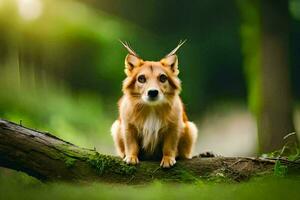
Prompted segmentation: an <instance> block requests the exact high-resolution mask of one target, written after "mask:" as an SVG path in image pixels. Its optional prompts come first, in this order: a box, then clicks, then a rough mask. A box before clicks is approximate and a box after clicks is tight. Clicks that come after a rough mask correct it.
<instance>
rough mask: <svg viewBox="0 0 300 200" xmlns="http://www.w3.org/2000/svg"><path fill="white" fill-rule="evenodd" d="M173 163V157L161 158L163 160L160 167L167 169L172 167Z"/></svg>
mask: <svg viewBox="0 0 300 200" xmlns="http://www.w3.org/2000/svg"><path fill="white" fill-rule="evenodd" d="M175 163H176V160H175V157H171V156H163V158H162V160H161V162H160V166H161V167H163V168H169V167H172V166H173V165H175Z"/></svg>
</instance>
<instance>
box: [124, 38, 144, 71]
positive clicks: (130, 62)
mask: <svg viewBox="0 0 300 200" xmlns="http://www.w3.org/2000/svg"><path fill="white" fill-rule="evenodd" d="M120 42H121V44H122V45H123V46H124V47H125V48H126V50H127V51H128V54H127V56H126V58H125V74H126V75H127V76H129V75H130V74H131V72H132V70H133V69H134V68H136V67H139V66H140V65H141V64H142V63H143V60H142V59H141V58H140V57H139V56H138V54H137V53H136V52H135V51H134V50H133V49H132V48H131V47H130V46H129V44H128V43H127V42H122V41H121V40H120Z"/></svg>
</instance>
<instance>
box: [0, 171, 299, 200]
mask: <svg viewBox="0 0 300 200" xmlns="http://www.w3.org/2000/svg"><path fill="white" fill-rule="evenodd" d="M299 188H300V177H299V176H288V177H276V176H270V177H260V178H254V179H251V180H250V181H249V182H243V183H234V184H232V183H231V184H229V183H213V182H197V183H196V184H166V183H161V182H154V183H152V184H149V185H138V186H133V185H118V184H103V183H81V184H70V183H47V184H45V183H41V182H39V181H37V180H36V179H33V178H31V177H28V176H27V175H25V174H23V173H16V172H12V171H10V170H9V171H8V172H7V171H6V170H5V173H4V172H3V171H2V174H0V199H20V198H21V199H30V200H34V199H43V200H47V199H139V200H140V199H172V200H173V199H230V200H234V199H256V200H257V199H273V200H275V199H296V198H297V197H298V196H299Z"/></svg>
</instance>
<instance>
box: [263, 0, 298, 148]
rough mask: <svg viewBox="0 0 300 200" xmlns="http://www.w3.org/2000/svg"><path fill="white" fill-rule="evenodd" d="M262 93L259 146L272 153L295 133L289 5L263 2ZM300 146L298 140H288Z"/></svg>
mask: <svg viewBox="0 0 300 200" xmlns="http://www.w3.org/2000/svg"><path fill="white" fill-rule="evenodd" d="M261 13H262V30H261V31H262V40H261V42H262V70H261V73H262V90H261V112H260V116H259V118H260V119H259V121H258V132H259V146H260V149H261V151H263V152H270V151H274V150H278V149H280V148H282V147H283V145H284V144H285V142H286V141H284V140H283V138H284V136H286V135H287V134H289V133H292V132H294V131H295V128H294V124H293V112H292V97H291V85H290V77H289V69H290V68H289V34H290V30H289V23H290V18H289V1H288V0H277V1H272V0H263V1H261ZM288 141H289V142H290V143H292V142H295V143H296V142H297V136H296V135H293V136H291V137H289V138H288Z"/></svg>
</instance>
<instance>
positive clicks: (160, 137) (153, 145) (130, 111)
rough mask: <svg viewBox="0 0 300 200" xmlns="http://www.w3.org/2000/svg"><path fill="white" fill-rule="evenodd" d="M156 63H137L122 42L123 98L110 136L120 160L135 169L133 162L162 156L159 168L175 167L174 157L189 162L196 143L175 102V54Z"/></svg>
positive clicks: (178, 87) (178, 88) (191, 127)
mask: <svg viewBox="0 0 300 200" xmlns="http://www.w3.org/2000/svg"><path fill="white" fill-rule="evenodd" d="M183 43H184V42H181V43H179V45H178V46H177V47H176V48H175V49H174V50H173V51H171V53H169V54H168V55H167V56H165V57H164V58H163V59H161V60H160V61H157V62H154V61H143V60H142V59H141V58H139V56H138V55H137V54H136V53H135V52H134V51H133V50H132V49H131V48H130V47H129V46H128V44H127V43H122V44H123V45H124V46H125V48H126V49H127V50H128V52H129V54H128V55H127V56H126V58H125V73H126V75H127V77H126V79H125V80H124V81H123V93H124V95H123V96H122V98H121V99H120V100H119V103H118V105H119V119H118V120H116V121H115V122H114V123H113V125H112V128H111V134H112V136H113V140H114V143H115V146H116V149H117V152H118V155H119V156H120V157H121V158H124V161H125V162H126V163H128V164H137V163H138V162H139V159H138V157H139V158H143V157H144V158H157V157H158V156H160V158H161V156H162V160H161V163H160V165H161V166H162V167H164V168H168V167H171V166H173V165H174V164H175V163H176V160H175V157H176V156H179V157H180V158H184V159H190V158H191V157H192V150H193V147H194V144H195V142H196V139H197V128H196V126H195V124H194V123H192V122H190V121H188V118H187V116H186V113H185V111H184V106H183V103H182V101H181V99H180V97H179V93H180V91H181V84H180V80H179V78H178V73H179V70H178V59H177V56H176V51H177V50H178V49H179V47H180V46H181V45H182V44H183Z"/></svg>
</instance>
